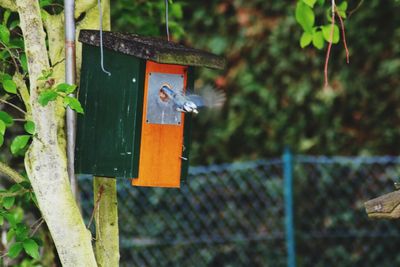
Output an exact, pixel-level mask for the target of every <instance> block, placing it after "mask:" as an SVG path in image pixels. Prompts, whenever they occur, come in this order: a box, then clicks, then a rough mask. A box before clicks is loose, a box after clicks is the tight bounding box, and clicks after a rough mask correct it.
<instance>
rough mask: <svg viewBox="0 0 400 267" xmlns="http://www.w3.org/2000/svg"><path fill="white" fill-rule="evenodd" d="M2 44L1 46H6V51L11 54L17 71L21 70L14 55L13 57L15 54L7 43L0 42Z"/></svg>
mask: <svg viewBox="0 0 400 267" xmlns="http://www.w3.org/2000/svg"><path fill="white" fill-rule="evenodd" d="M0 44H1V45H2V46H4V48H5V49H6V50H7V52H8V53H9V54H10V56H11V59H12V61H13V63H14V66H15V70H19V68H18V64H17V61H15V58H14V55H13V53H12V52H11V50H10V48H9V47H8V46H7V45H6V44H5V43H3V42H2V41H0Z"/></svg>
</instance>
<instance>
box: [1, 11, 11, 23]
mask: <svg viewBox="0 0 400 267" xmlns="http://www.w3.org/2000/svg"><path fill="white" fill-rule="evenodd" d="M10 15H11V11H10V10H8V9H6V12H4V15H3V25H7V23H8V19H9V18H10Z"/></svg>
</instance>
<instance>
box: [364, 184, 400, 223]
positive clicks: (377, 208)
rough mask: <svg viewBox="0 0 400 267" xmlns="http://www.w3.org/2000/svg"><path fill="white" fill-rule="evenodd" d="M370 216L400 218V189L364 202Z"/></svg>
mask: <svg viewBox="0 0 400 267" xmlns="http://www.w3.org/2000/svg"><path fill="white" fill-rule="evenodd" d="M364 207H365V210H366V212H367V214H368V217H370V218H375V219H398V218H400V191H394V192H391V193H388V194H385V195H382V196H380V197H377V198H374V199H371V200H369V201H367V202H365V203H364Z"/></svg>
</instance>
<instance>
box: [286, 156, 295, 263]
mask: <svg viewBox="0 0 400 267" xmlns="http://www.w3.org/2000/svg"><path fill="white" fill-rule="evenodd" d="M283 179H284V201H285V235H286V250H287V266H288V267H295V266H296V251H295V238H294V224H293V157H292V152H291V151H290V149H289V148H285V151H284V153H283Z"/></svg>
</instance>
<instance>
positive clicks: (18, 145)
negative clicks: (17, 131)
mask: <svg viewBox="0 0 400 267" xmlns="http://www.w3.org/2000/svg"><path fill="white" fill-rule="evenodd" d="M30 138H31V136H30V135H19V136H17V137H15V138H14V140H13V141H12V143H11V147H10V149H11V153H12V154H13V155H15V154H17V153H18V152H20V151H21V150H22V149H24V148H25V147H26V145H27V144H28V142H29V139H30Z"/></svg>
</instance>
